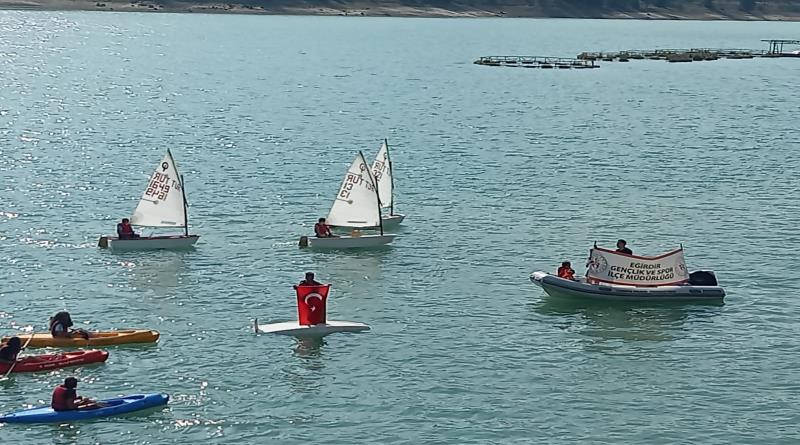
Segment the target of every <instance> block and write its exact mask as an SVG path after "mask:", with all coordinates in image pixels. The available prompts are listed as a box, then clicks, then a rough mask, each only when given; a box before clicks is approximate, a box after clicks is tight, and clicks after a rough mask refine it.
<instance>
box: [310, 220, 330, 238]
mask: <svg viewBox="0 0 800 445" xmlns="http://www.w3.org/2000/svg"><path fill="white" fill-rule="evenodd" d="M314 235H316V236H317V238H333V233H331V228H330V227H328V225H327V224H325V218H320V219H319V220H318V221H317V223H316V224H314Z"/></svg>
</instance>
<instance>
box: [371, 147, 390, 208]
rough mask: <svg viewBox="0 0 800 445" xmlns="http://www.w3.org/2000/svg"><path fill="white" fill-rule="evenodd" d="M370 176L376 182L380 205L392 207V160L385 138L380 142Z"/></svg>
mask: <svg viewBox="0 0 800 445" xmlns="http://www.w3.org/2000/svg"><path fill="white" fill-rule="evenodd" d="M372 176H374V177H375V182H376V183H377V184H378V197H380V200H381V207H383V208H390V209H393V208H394V197H393V193H394V183H393V181H394V178H392V160H391V159H390V158H389V144H388V143H387V141H386V139H384V140H383V143H382V144H381V149H380V150H379V151H378V155H377V156H376V157H375V162H373V163H372Z"/></svg>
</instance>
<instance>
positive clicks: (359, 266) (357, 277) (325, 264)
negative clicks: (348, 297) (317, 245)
mask: <svg viewBox="0 0 800 445" xmlns="http://www.w3.org/2000/svg"><path fill="white" fill-rule="evenodd" d="M390 251H391V250H390V249H380V250H360V251H359V250H351V251H348V250H339V251H330V252H327V251H320V252H318V253H317V252H315V255H314V269H315V270H318V271H324V276H325V277H330V278H328V279H333V277H335V278H336V281H335V282H333V283H332V284H333V286H334V288H337V289H348V288H351V287H353V286H354V284H355V283H362V282H363V281H364V280H369V281H379V280H380V279H381V274H382V267H381V265H382V262H383V259H384V257H386V255H387V254H388V253H389V252H390Z"/></svg>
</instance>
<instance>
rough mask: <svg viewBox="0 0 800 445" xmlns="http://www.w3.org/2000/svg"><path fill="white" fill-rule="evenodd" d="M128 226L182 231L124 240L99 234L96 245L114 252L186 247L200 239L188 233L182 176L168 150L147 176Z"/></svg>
mask: <svg viewBox="0 0 800 445" xmlns="http://www.w3.org/2000/svg"><path fill="white" fill-rule="evenodd" d="M131 225H133V226H137V227H151V228H183V229H184V233H183V234H176V235H162V236H142V237H136V238H128V239H119V238H118V237H116V236H102V237H100V240H99V242H98V246H100V247H102V248H109V249H111V250H115V251H121V250H157V249H187V248H190V247H192V246H194V244H195V243H196V242H197V240H198V239H199V238H200V236H198V235H189V226H188V211H187V208H186V193H185V189H184V182H183V176H181V175H180V174H179V173H178V168H177V166H176V165H175V161H174V160H173V159H172V153H171V152H170V151H169V150H167V154H166V155H165V156H164V159H163V160H162V161H161V163H160V164H159V165H158V167H156V169H155V171H154V172H153V174H152V176H150V181H149V182H148V183H147V187H146V188H145V190H144V193H142V198H141V199H140V200H139V204H138V205H137V206H136V209H135V210H134V211H133V216H132V217H131Z"/></svg>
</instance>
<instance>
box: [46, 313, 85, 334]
mask: <svg viewBox="0 0 800 445" xmlns="http://www.w3.org/2000/svg"><path fill="white" fill-rule="evenodd" d="M72 325H73V323H72V317H70V316H69V312H67V311H61V312H59V313H57V314H56V315H54V316H53V317H51V318H50V335H52V336H53V337H54V338H73V337H83V338H85V339H87V340H88V339H89V333H88V332H87V331H84V330H83V329H70V328H71V327H72Z"/></svg>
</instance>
